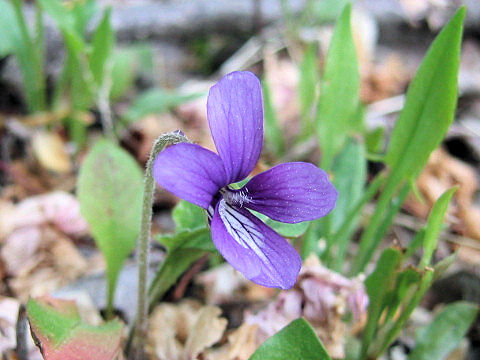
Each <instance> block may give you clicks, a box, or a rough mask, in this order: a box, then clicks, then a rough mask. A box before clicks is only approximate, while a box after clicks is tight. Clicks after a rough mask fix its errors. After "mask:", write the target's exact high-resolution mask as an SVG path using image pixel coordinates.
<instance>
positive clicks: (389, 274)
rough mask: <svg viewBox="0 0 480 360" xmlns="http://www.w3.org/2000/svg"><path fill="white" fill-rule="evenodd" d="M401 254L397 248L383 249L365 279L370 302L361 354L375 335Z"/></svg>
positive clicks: (365, 351) (365, 352) (364, 353)
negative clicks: (371, 271)
mask: <svg viewBox="0 0 480 360" xmlns="http://www.w3.org/2000/svg"><path fill="white" fill-rule="evenodd" d="M401 258H402V256H401V254H400V251H399V250H397V249H391V248H388V249H385V250H384V251H383V252H382V255H381V256H380V259H379V260H378V262H377V266H376V268H375V271H374V272H373V273H372V274H370V276H369V277H368V278H367V280H366V281H365V287H366V290H367V294H368V297H369V299H370V304H369V305H368V320H367V325H366V326H365V329H364V331H363V339H362V356H365V355H366V354H367V351H368V348H369V346H370V344H371V343H372V340H373V338H374V336H375V332H376V329H377V327H378V322H379V319H380V316H381V315H382V312H383V309H384V305H385V296H386V295H387V293H388V291H389V289H390V288H391V287H392V285H393V282H394V281H395V273H396V271H397V268H398V266H399V265H400V262H401Z"/></svg>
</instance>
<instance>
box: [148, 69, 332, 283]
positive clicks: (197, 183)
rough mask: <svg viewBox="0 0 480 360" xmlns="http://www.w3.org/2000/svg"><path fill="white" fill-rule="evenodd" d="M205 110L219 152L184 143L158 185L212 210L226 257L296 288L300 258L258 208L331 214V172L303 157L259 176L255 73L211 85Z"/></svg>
mask: <svg viewBox="0 0 480 360" xmlns="http://www.w3.org/2000/svg"><path fill="white" fill-rule="evenodd" d="M207 117H208V122H209V125H210V131H211V133H212V137H213V140H214V142H215V146H216V148H217V151H218V155H217V154H215V153H214V152H212V151H210V150H207V149H205V148H202V147H201V146H199V145H196V144H190V143H180V144H176V145H172V146H170V147H168V148H166V149H165V150H164V151H162V152H161V153H160V154H159V155H158V156H157V158H156V159H155V162H154V167H153V175H154V177H155V180H156V181H157V183H158V184H160V185H161V186H162V187H164V188H165V189H166V190H168V191H170V192H171V193H173V194H175V195H177V196H179V197H180V198H182V199H184V200H186V201H188V202H191V203H193V204H195V205H198V206H201V207H202V208H204V209H205V210H207V214H208V219H209V222H210V227H211V233H212V240H213V242H214V244H215V246H216V247H217V249H218V251H219V252H220V253H221V254H222V256H223V257H224V258H225V259H226V260H227V261H228V262H229V263H230V264H231V265H232V266H233V267H234V268H235V269H236V270H238V271H240V272H241V273H242V274H243V275H244V276H245V277H246V278H248V279H249V280H251V281H253V282H255V283H257V284H259V285H263V286H267V287H278V288H281V289H289V288H291V287H293V285H294V284H295V281H296V279H297V275H298V273H299V271H300V267H301V258H300V256H299V254H298V253H297V251H296V250H295V249H294V248H293V246H291V245H290V244H289V243H288V241H287V240H286V239H284V238H283V237H281V236H280V235H279V234H277V233H276V232H275V231H274V230H273V229H271V228H270V227H269V226H267V225H265V224H264V223H263V222H262V221H261V220H260V219H258V218H257V217H256V216H255V215H253V214H252V213H251V212H250V211H249V209H250V210H254V211H258V212H260V213H262V214H265V215H266V216H268V217H270V218H271V219H273V220H276V221H281V222H284V223H298V222H301V221H308V220H314V219H318V218H320V217H322V216H325V215H327V214H328V213H329V212H330V211H331V210H332V209H333V207H334V206H335V202H336V200H337V191H336V190H335V188H334V187H333V185H332V184H331V183H330V181H329V179H328V175H327V173H326V172H325V171H323V170H321V169H319V168H318V167H316V166H314V165H312V164H309V163H304V162H292V163H285V164H280V165H277V166H275V167H273V168H271V169H269V170H267V171H265V172H263V173H261V174H258V175H256V176H254V177H253V178H252V179H251V180H250V181H249V182H248V183H247V184H246V185H245V186H243V187H242V188H241V189H237V190H236V189H233V188H232V187H231V186H229V185H230V184H232V183H236V182H239V181H241V180H244V179H245V178H246V177H247V176H248V175H249V174H250V173H251V172H252V170H253V169H254V167H255V164H256V163H257V161H258V159H259V157H260V153H261V151H262V142H263V104H262V90H261V86H260V81H259V80H258V78H257V77H256V76H255V75H254V74H252V73H250V72H233V73H231V74H228V75H226V76H225V77H223V78H222V79H221V80H220V81H219V82H218V83H217V84H216V85H214V86H212V88H211V89H210V92H209V94H208V100H207Z"/></svg>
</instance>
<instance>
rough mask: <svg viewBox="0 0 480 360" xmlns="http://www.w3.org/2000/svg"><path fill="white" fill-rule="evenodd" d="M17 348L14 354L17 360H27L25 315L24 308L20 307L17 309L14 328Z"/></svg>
mask: <svg viewBox="0 0 480 360" xmlns="http://www.w3.org/2000/svg"><path fill="white" fill-rule="evenodd" d="M16 333H17V335H16V337H17V346H16V348H15V353H16V355H17V359H18V360H28V345H27V333H28V330H27V314H26V311H25V306H23V305H20V308H19V309H18V318H17V326H16Z"/></svg>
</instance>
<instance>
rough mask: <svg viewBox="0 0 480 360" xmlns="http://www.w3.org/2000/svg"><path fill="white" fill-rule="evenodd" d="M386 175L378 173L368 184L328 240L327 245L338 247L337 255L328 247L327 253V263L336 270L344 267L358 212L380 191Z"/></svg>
mask: <svg viewBox="0 0 480 360" xmlns="http://www.w3.org/2000/svg"><path fill="white" fill-rule="evenodd" d="M384 180H385V176H384V175H383V174H379V175H377V177H376V178H375V179H374V180H373V181H372V182H371V183H370V185H368V187H367V189H366V190H365V193H364V194H363V196H362V197H361V198H360V199H359V200H358V201H357V203H356V204H355V206H354V207H352V208H351V210H350V211H349V212H348V214H347V216H345V220H344V221H343V223H342V224H341V225H340V227H339V228H338V230H337V231H336V232H335V233H334V234H333V235H332V236H331V238H330V239H329V241H328V242H327V247H329V248H330V247H332V246H333V245H334V246H336V247H337V253H336V254H335V256H332V255H333V254H331V251H330V249H329V248H328V249H327V250H326V251H327V254H328V258H327V264H330V265H332V266H333V267H334V269H335V270H336V271H340V270H341V269H342V267H343V262H344V261H345V255H346V249H347V245H348V234H349V233H350V229H351V227H352V224H353V223H354V221H355V219H357V217H358V214H359V213H360V212H361V211H362V209H363V207H364V206H365V205H366V204H367V203H368V202H369V201H370V200H372V198H373V197H374V196H375V194H376V193H377V192H378V189H379V188H380V186H381V185H382V184H383V181H384Z"/></svg>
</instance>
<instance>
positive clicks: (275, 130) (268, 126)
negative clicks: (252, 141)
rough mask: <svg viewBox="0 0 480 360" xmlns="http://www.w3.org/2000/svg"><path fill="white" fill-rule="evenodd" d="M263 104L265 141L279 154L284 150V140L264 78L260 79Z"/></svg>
mask: <svg viewBox="0 0 480 360" xmlns="http://www.w3.org/2000/svg"><path fill="white" fill-rule="evenodd" d="M262 92H263V106H264V110H265V142H266V143H267V146H269V147H270V148H271V149H272V151H273V153H274V154H275V155H277V156H280V155H281V154H282V153H283V151H284V150H285V141H284V138H283V134H282V130H281V128H280V125H279V123H278V116H277V113H276V112H275V108H274V106H273V102H272V96H271V94H270V86H269V85H268V83H267V80H266V79H263V80H262Z"/></svg>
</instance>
